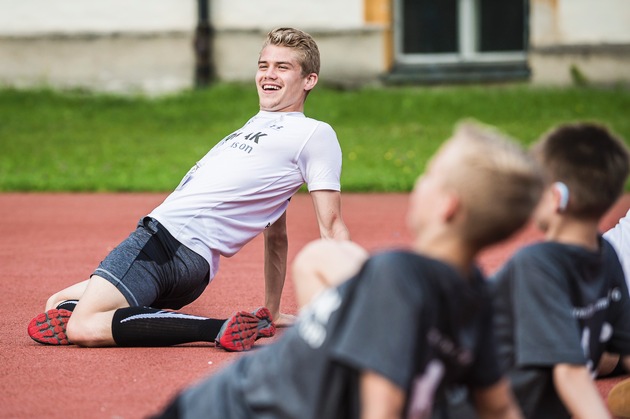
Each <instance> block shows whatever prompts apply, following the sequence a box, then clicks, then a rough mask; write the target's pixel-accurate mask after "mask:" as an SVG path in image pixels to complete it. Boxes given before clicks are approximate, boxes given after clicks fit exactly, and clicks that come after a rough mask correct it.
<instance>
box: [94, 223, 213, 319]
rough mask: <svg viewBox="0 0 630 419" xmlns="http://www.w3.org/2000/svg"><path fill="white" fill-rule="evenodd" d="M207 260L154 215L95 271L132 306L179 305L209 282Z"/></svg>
mask: <svg viewBox="0 0 630 419" xmlns="http://www.w3.org/2000/svg"><path fill="white" fill-rule="evenodd" d="M209 273H210V268H209V266H208V262H207V261H206V260H205V259H204V258H203V257H201V256H199V255H198V254H197V253H195V252H193V251H192V250H190V249H189V248H187V247H186V246H184V245H183V244H181V243H180V242H179V241H177V239H175V238H174V237H173V236H171V234H170V233H169V232H168V231H167V230H166V229H165V228H164V226H162V225H161V224H160V223H159V222H158V221H157V220H155V219H153V218H151V217H144V218H143V219H141V220H140V222H139V223H138V227H137V228H136V230H135V231H134V232H133V233H131V234H130V235H129V237H127V238H126V239H125V240H124V241H123V242H122V243H121V244H120V245H118V246H117V247H116V248H115V249H114V250H112V251H111V252H110V253H109V255H107V257H106V258H105V259H104V260H103V261H102V262H101V263H100V265H99V266H98V268H96V270H95V271H94V274H93V275H98V276H100V277H102V278H105V279H106V280H108V281H109V282H111V283H112V284H114V286H115V287H116V288H118V290H119V291H120V292H121V293H122V294H123V295H124V296H125V298H126V299H127V302H128V303H129V305H130V306H132V307H138V306H140V307H141V306H147V307H154V308H170V309H180V308H182V307H183V306H185V305H186V304H190V303H191V302H193V301H195V300H196V299H197V298H198V297H199V296H200V295H201V294H202V293H203V291H204V289H205V288H206V286H208V282H209V278H210V277H209Z"/></svg>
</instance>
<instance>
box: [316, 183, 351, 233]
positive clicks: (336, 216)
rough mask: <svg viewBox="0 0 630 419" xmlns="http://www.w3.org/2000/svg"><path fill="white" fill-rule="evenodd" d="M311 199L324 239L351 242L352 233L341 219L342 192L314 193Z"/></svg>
mask: <svg viewBox="0 0 630 419" xmlns="http://www.w3.org/2000/svg"><path fill="white" fill-rule="evenodd" d="M311 198H312V200H313V206H314V208H315V216H316V217H317V224H318V225H319V234H320V236H321V237H322V238H323V239H336V240H350V232H349V231H348V228H347V227H346V224H345V223H344V221H343V218H342V217H341V192H339V191H331V190H320V191H312V192H311Z"/></svg>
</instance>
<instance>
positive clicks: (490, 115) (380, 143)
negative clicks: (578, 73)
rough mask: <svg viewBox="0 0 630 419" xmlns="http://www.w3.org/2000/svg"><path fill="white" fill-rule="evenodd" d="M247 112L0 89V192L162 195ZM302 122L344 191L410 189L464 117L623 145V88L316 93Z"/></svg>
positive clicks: (204, 94) (185, 100) (216, 102)
mask: <svg viewBox="0 0 630 419" xmlns="http://www.w3.org/2000/svg"><path fill="white" fill-rule="evenodd" d="M257 109H258V103H257V96H256V92H255V89H254V86H253V83H252V84H248V85H241V84H217V85H215V86H213V87H211V88H209V89H207V90H203V91H190V92H183V93H181V94H176V95H171V96H167V97H160V98H146V97H124V96H111V95H102V94H90V93H84V92H78V91H74V92H53V91H50V90H34V91H20V90H13V89H4V90H0V191H170V190H171V189H173V188H174V187H175V186H176V185H177V183H178V182H179V180H180V178H181V177H182V176H183V175H184V174H185V173H186V172H187V171H188V169H189V168H190V167H191V166H192V165H193V164H194V163H195V162H196V161H197V160H198V159H200V158H201V157H202V156H203V155H204V154H205V153H206V152H207V150H209V149H210V148H211V147H212V146H213V145H214V144H215V143H216V142H218V141H219V140H221V139H222V138H223V137H224V136H226V135H227V134H229V133H231V132H232V131H234V130H236V129H237V128H240V127H241V126H242V125H243V124H244V122H245V121H246V120H247V119H248V118H249V117H250V116H252V115H253V114H255V113H256V112H257ZM306 114H307V115H308V116H311V117H313V118H317V119H321V120H324V121H326V122H328V123H330V124H331V125H332V126H333V128H335V130H336V131H337V135H338V137H339V140H340V143H341V146H342V149H343V152H344V167H343V175H342V187H343V189H344V191H408V190H410V189H411V187H412V186H413V183H414V180H415V178H416V177H417V176H418V174H420V173H421V172H422V171H423V170H424V167H425V164H426V162H427V160H428V158H429V157H430V155H431V154H432V153H433V152H434V151H435V150H436V149H437V148H438V147H439V145H440V143H441V142H442V141H443V140H444V139H446V138H447V137H448V136H449V135H450V133H451V132H452V129H453V126H454V124H455V123H456V122H457V121H459V120H461V119H463V118H474V119H477V120H479V121H482V122H485V123H488V124H492V125H496V126H498V127H499V128H500V129H501V130H503V131H504V132H506V133H507V134H509V135H511V136H513V137H515V138H517V139H519V140H520V141H523V143H524V144H529V143H531V142H532V141H534V140H535V139H536V138H538V137H539V136H540V135H541V134H542V133H543V132H544V131H546V130H547V129H549V128H551V127H552V126H553V125H555V124H558V123H560V122H566V121H577V120H589V121H597V122H601V123H604V124H606V125H608V126H609V127H611V128H612V129H613V130H614V131H615V132H617V133H618V134H619V135H621V136H622V137H624V138H625V139H626V140H630V91H629V90H627V89H625V90H624V89H616V90H613V89H595V88H562V89H560V88H558V89H551V88H545V89H543V88H532V87H529V86H524V85H520V86H509V87H507V86H466V87H431V88H427V87H425V88H421V87H404V88H365V89H360V90H352V91H340V90H334V89H330V88H326V87H322V86H319V87H318V88H317V89H316V91H315V92H313V93H312V94H311V95H310V96H309V99H308V101H307V103H306Z"/></svg>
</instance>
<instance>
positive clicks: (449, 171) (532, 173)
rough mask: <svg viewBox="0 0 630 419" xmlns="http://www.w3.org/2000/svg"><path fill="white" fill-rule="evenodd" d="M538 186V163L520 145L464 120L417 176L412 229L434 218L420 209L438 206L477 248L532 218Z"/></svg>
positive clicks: (497, 239) (496, 239)
mask: <svg viewBox="0 0 630 419" xmlns="http://www.w3.org/2000/svg"><path fill="white" fill-rule="evenodd" d="M542 185H543V181H542V176H541V175H540V170H539V168H538V165H537V164H536V162H535V160H534V159H533V158H532V157H531V156H530V155H529V154H528V153H527V152H526V151H525V150H524V149H523V148H522V147H521V146H520V145H518V144H517V143H516V142H514V141H513V140H511V139H509V138H508V137H506V136H504V135H502V134H501V133H499V132H497V131H496V130H494V129H493V128H490V127H485V126H481V125H479V124H476V123H472V122H466V123H462V124H459V125H458V126H457V128H456V130H455V133H454V134H453V136H452V137H451V139H449V140H448V141H447V142H445V143H444V144H443V145H442V147H441V148H440V150H439V151H438V152H437V154H436V155H435V156H434V158H433V159H432V161H431V162H430V164H429V166H428V168H427V170H426V172H425V173H424V175H423V176H422V177H421V178H420V179H419V180H418V184H417V186H416V191H415V192H414V197H413V201H412V206H411V209H410V214H409V218H410V223H411V227H412V229H414V230H415V232H416V233H419V232H420V231H421V230H422V229H423V228H425V227H426V226H427V225H429V224H431V223H433V222H434V220H433V221H430V220H429V219H428V217H424V216H423V215H422V214H421V213H422V212H425V213H430V212H431V211H437V212H439V211H441V210H440V209H439V208H440V207H442V208H444V210H443V211H442V212H443V214H445V215H440V216H439V217H441V218H440V219H448V218H449V217H450V221H449V222H450V223H451V224H452V225H454V226H456V227H455V228H456V229H457V234H459V235H460V236H461V237H462V238H463V239H464V241H465V242H466V243H468V244H469V245H470V246H471V247H472V248H473V249H477V250H478V249H481V248H482V247H484V246H487V245H490V244H493V243H496V242H498V241H500V240H503V239H505V238H507V237H508V236H510V235H511V234H512V233H514V232H515V231H516V230H518V229H519V228H521V227H522V226H523V225H524V224H525V223H526V222H527V221H528V220H529V219H530V216H531V213H532V211H533V209H534V208H535V206H536V204H537V203H538V201H539V199H540V194H541V191H542ZM432 194H433V196H432ZM442 198H444V199H442ZM443 202H444V204H442V203H443ZM432 207H433V208H432ZM434 208H437V209H434ZM411 212H417V213H418V214H412V213H411ZM423 217H424V218H423Z"/></svg>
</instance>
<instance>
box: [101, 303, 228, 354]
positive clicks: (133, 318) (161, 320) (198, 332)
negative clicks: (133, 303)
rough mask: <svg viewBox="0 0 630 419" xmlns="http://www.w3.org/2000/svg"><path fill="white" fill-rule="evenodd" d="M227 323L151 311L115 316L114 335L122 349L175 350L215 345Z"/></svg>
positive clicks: (126, 310) (122, 311)
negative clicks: (182, 346) (180, 346)
mask: <svg viewBox="0 0 630 419" xmlns="http://www.w3.org/2000/svg"><path fill="white" fill-rule="evenodd" d="M224 322H225V319H223V320H221V319H209V318H205V317H199V316H192V315H189V314H184V313H179V312H174V311H165V310H158V309H155V308H151V307H128V308H121V309H118V310H116V311H115V312H114V318H113V320H112V335H113V337H114V341H115V342H116V344H117V345H118V346H171V345H177V344H180V343H190V342H200V341H205V342H214V339H215V338H216V336H217V334H218V333H219V330H221V326H223V323H224Z"/></svg>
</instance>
